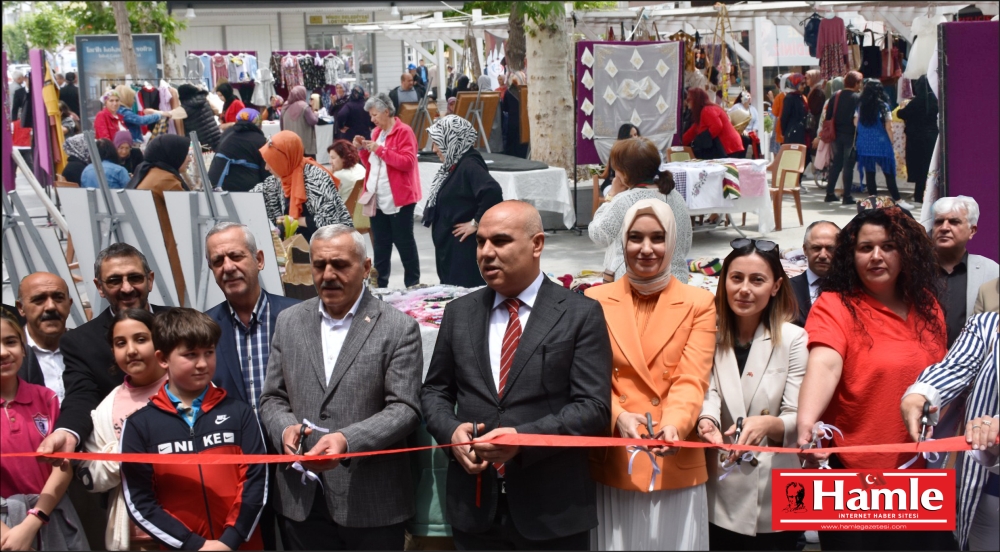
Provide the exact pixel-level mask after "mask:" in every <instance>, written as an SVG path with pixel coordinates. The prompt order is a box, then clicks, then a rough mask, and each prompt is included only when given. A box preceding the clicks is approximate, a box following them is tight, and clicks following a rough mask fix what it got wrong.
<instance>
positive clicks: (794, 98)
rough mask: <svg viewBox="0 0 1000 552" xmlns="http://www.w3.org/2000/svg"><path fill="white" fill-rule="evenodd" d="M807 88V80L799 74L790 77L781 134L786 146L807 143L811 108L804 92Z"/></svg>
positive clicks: (783, 110) (783, 108) (783, 109)
mask: <svg viewBox="0 0 1000 552" xmlns="http://www.w3.org/2000/svg"><path fill="white" fill-rule="evenodd" d="M805 88H806V81H805V78H804V77H803V76H802V75H801V74H799V73H793V74H791V75H789V76H788V90H787V91H786V92H785V101H784V105H783V107H782V109H781V132H782V134H784V136H785V141H784V143H785V144H805V143H806V120H807V119H808V115H809V108H808V106H807V105H806V98H805V96H803V94H802V93H803V91H804V90H805Z"/></svg>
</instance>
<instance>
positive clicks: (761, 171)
mask: <svg viewBox="0 0 1000 552" xmlns="http://www.w3.org/2000/svg"><path fill="white" fill-rule="evenodd" d="M720 162H722V163H732V164H735V165H737V167H738V169H739V173H740V188H741V189H740V192H741V196H740V198H739V199H727V198H724V197H723V196H722V193H723V188H722V187H723V176H724V175H725V172H726V169H725V167H723V166H722V165H721V164H719V163H720ZM667 169H668V170H670V172H671V173H673V174H674V180H675V182H676V184H677V191H679V192H680V193H681V195H682V196H684V200H685V202H686V203H687V206H688V211H689V212H690V214H692V215H708V214H711V213H729V214H738V213H747V212H754V213H756V214H757V218H758V220H759V223H758V231H759V232H760V233H761V234H767V233H768V232H771V231H772V230H774V204H773V203H772V202H771V194H770V192H769V190H768V187H767V175H766V174H765V173H766V169H767V162H766V161H763V160H748V159H717V160H716V162H704V161H683V162H675V163H668V164H667Z"/></svg>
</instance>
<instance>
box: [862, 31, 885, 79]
mask: <svg viewBox="0 0 1000 552" xmlns="http://www.w3.org/2000/svg"><path fill="white" fill-rule="evenodd" d="M866 32H867V33H868V34H870V35H871V37H872V45H871V46H862V47H861V74H862V75H864V76H865V78H866V79H877V78H880V77H881V76H882V49H881V48H879V46H878V44H876V41H875V31H873V30H871V29H868V30H867V31H866Z"/></svg>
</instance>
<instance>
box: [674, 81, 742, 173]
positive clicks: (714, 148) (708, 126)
mask: <svg viewBox="0 0 1000 552" xmlns="http://www.w3.org/2000/svg"><path fill="white" fill-rule="evenodd" d="M685 103H686V104H687V106H688V108H689V109H690V110H691V128H689V129H688V130H687V132H685V133H684V145H685V146H691V147H692V148H693V149H694V154H695V157H697V158H698V159H721V158H723V157H743V156H744V155H745V153H746V150H744V149H743V139H742V138H740V133H738V132H736V129H735V128H733V123H732V122H731V121H730V120H729V115H728V114H726V112H725V111H724V110H723V109H722V108H721V107H719V106H717V105H715V104H714V103H712V100H711V98H709V96H708V92H705V91H704V90H702V89H701V88H689V89H688V92H687V100H686V101H685Z"/></svg>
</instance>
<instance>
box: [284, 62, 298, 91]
mask: <svg viewBox="0 0 1000 552" xmlns="http://www.w3.org/2000/svg"><path fill="white" fill-rule="evenodd" d="M281 81H282V84H283V85H284V87H285V88H287V89H288V90H291V89H292V88H295V87H296V86H299V85H301V84H302V83H303V81H302V68H301V67H300V66H299V60H298V59H297V58H296V57H295V56H293V55H287V56H285V57H284V58H282V60H281Z"/></svg>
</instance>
